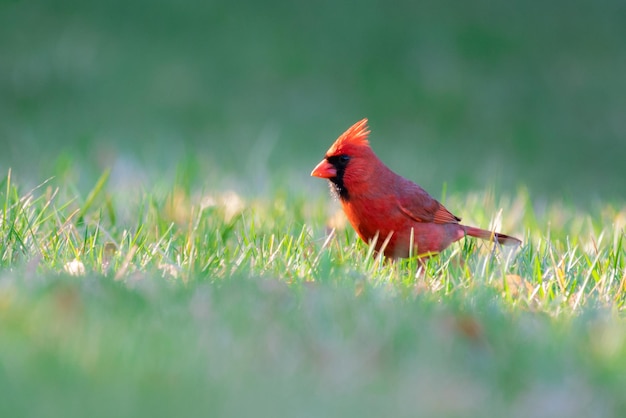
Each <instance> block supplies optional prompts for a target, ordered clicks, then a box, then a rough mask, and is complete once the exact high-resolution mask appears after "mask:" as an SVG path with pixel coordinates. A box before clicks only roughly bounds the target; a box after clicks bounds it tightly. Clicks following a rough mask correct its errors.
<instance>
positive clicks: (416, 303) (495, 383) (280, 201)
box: [0, 172, 626, 417]
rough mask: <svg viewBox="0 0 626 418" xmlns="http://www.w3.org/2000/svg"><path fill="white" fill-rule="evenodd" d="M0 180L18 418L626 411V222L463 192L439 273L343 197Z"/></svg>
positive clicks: (5, 310)
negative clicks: (392, 257) (517, 243)
mask: <svg viewBox="0 0 626 418" xmlns="http://www.w3.org/2000/svg"><path fill="white" fill-rule="evenodd" d="M108 178H109V173H108V172H105V173H104V174H103V175H102V177H101V178H100V179H99V180H98V181H97V182H96V183H95V185H94V186H93V188H92V189H91V190H90V191H89V192H87V193H82V192H81V191H80V190H79V189H77V188H74V187H72V186H71V185H68V184H62V185H61V184H59V183H58V182H57V181H56V180H55V179H50V180H48V181H46V182H44V183H42V184H41V185H40V186H39V187H36V188H34V189H32V190H28V189H26V190H25V189H23V188H22V187H21V186H20V181H19V179H14V178H12V176H11V172H9V173H8V175H7V176H6V177H5V178H4V179H3V180H2V182H1V183H0V190H2V191H1V192H0V205H1V218H0V230H1V235H0V240H1V241H0V263H1V269H0V324H1V326H0V340H1V341H2V344H1V346H0V393H1V394H2V395H0V396H1V397H2V402H0V405H1V406H0V413H2V415H3V416H52V417H53V416H63V417H68V416H70V417H71V416H76V417H79V416H86V415H89V416H103V417H104V416H134V417H137V416H172V415H191V416H193V415H205V416H206V415H210V416H249V415H253V414H254V415H256V416H356V415H361V416H381V415H386V416H415V414H416V413H417V412H416V411H418V412H419V415H423V416H476V417H484V416H514V417H516V416H520V417H521V416H546V417H548V416H551V417H552V416H563V417H565V416H567V417H576V416H580V417H583V416H607V417H609V416H623V414H624V413H625V412H626V396H624V394H623V387H624V384H625V383H626V381H625V380H624V379H625V378H624V376H626V373H625V372H626V326H625V325H626V324H625V323H624V319H623V314H622V311H623V308H624V295H625V282H626V270H625V268H624V266H625V262H626V261H625V256H626V245H625V244H624V225H625V223H626V212H625V211H624V209H623V208H616V207H612V206H609V205H604V206H598V207H596V208H595V209H593V210H592V211H590V212H589V213H580V212H579V211H577V210H576V208H575V207H568V206H567V205H563V204H558V203H548V204H545V205H538V204H537V203H536V202H535V203H533V200H532V198H531V197H530V196H529V194H528V192H526V191H525V190H523V189H520V190H519V191H518V192H517V193H516V194H513V195H510V196H497V194H496V193H494V192H493V191H483V192H477V193H470V194H457V193H448V196H447V197H446V204H447V206H449V207H450V208H451V209H453V212H455V213H458V214H459V215H461V216H463V217H464V220H466V221H467V222H468V223H473V224H477V225H481V226H497V227H498V228H499V229H501V230H503V231H506V232H507V233H513V234H517V235H519V236H520V237H523V239H524V244H523V245H522V247H521V248H520V249H519V250H517V251H509V250H506V249H501V248H493V247H492V246H490V245H489V244H484V243H479V242H475V241H469V240H468V241H466V242H461V243H459V244H455V245H453V246H452V247H451V248H450V249H448V250H446V251H445V252H444V253H442V254H441V255H440V257H437V258H434V259H432V260H430V261H429V262H428V263H427V265H426V268H425V271H423V272H422V271H418V267H419V263H418V262H417V261H416V260H415V259H409V260H403V261H400V262H396V263H389V262H384V261H383V260H380V259H377V258H375V257H373V256H372V255H371V249H370V248H368V246H367V245H365V244H363V243H361V242H359V241H358V240H357V238H356V236H355V234H354V232H353V231H352V229H351V228H350V227H349V226H346V225H345V220H344V219H343V218H342V217H341V216H339V215H337V214H336V211H337V209H338V208H337V207H336V204H334V203H333V202H332V201H331V200H330V198H329V197H328V196H327V195H325V194H324V195H307V194H305V193H302V192H300V193H298V192H292V191H289V190H275V191H273V192H272V193H270V194H268V195H266V196H264V197H258V196H257V197H255V196H243V195H238V194H237V193H235V192H233V191H224V192H219V193H215V192H213V191H206V190H202V189H199V188H197V187H193V186H190V184H189V183H188V182H186V181H184V180H181V178H179V179H178V180H177V181H175V182H174V184H171V185H169V186H154V187H153V188H152V189H147V190H144V191H142V192H140V193H127V191H122V190H119V189H116V188H115V187H113V186H111V185H110V184H109V183H108Z"/></svg>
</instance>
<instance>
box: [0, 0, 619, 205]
mask: <svg viewBox="0 0 626 418" xmlns="http://www.w3.org/2000/svg"><path fill="white" fill-rule="evenodd" d="M625 40H626V3H625V2H623V1H620V0H599V1H589V0H588V1H584V0H570V1H564V0H563V1H558V0H557V1H552V2H545V1H539V0H511V1H505V2H495V1H488V0H477V1H471V2H466V1H453V0H425V1H392V2H389V1H381V0H361V1H330V0H322V1H314V2H286V1H280V0H270V1H264V2H260V1H256V0H242V1H239V2H228V1H200V0H150V1H148V0H130V1H129V0H107V1H95V0H55V1H43V0H38V1H24V0H2V2H1V3H0V169H1V172H2V173H6V172H7V170H8V168H9V167H12V169H13V173H14V176H15V177H17V178H21V179H22V182H24V181H28V182H32V183H33V184H34V183H37V182H39V181H41V180H43V179H45V178H48V177H50V176H51V175H54V176H56V177H57V178H59V181H64V180H67V181H72V182H74V183H76V184H78V186H79V187H89V186H91V185H92V182H93V181H94V179H95V178H96V177H97V176H98V175H99V174H100V173H101V172H102V171H103V170H104V169H106V168H107V167H111V168H112V169H113V172H112V179H113V180H114V181H116V182H117V183H119V184H143V183H150V182H151V181H155V179H160V178H163V177H165V178H167V177H168V176H172V175H175V173H176V168H177V167H180V166H181V165H184V166H185V167H187V170H188V171H187V172H192V173H195V174H196V175H194V176H193V177H194V179H195V180H193V181H197V182H199V183H201V184H202V187H205V188H217V189H219V188H225V187H238V188H240V189H242V190H243V191H255V190H256V191H259V190H267V189H271V188H272V187H275V185H276V184H287V185H288V187H299V186H298V185H301V187H303V188H305V189H307V190H312V189H316V188H319V190H322V189H323V188H324V187H325V186H324V185H323V184H322V182H319V180H316V179H309V178H308V175H309V173H310V170H311V168H312V167H313V166H314V164H316V163H317V162H318V161H319V159H320V158H321V156H322V155H323V153H324V152H325V150H326V149H327V148H328V146H329V145H330V144H331V142H332V141H333V140H334V139H335V138H336V137H337V136H338V135H339V134H340V133H341V132H342V131H343V130H344V129H346V128H347V127H348V126H350V125H351V124H352V123H353V122H355V121H357V120H359V119H361V118H362V117H368V118H369V119H370V124H371V128H372V131H373V133H372V136H371V141H372V144H373V147H374V149H375V150H376V152H377V153H378V154H379V155H380V156H381V158H382V159H383V161H385V162H387V163H388V164H389V165H391V166H392V167H393V168H394V169H395V170H396V171H398V172H400V173H401V174H403V175H405V176H408V177H410V178H411V179H413V180H415V181H417V182H419V183H420V184H422V185H423V186H424V187H426V188H427V189H428V190H430V191H431V192H432V193H433V194H435V195H440V192H441V189H442V185H443V184H446V185H447V187H448V190H450V189H452V190H462V191H464V190H470V189H484V188H486V187H487V188H488V187H493V188H496V189H497V190H500V191H508V190H510V191H511V192H512V193H515V191H516V190H517V188H519V187H528V189H529V190H530V191H531V193H532V194H533V195H535V196H537V197H538V198H539V197H540V196H541V197H549V198H554V199H565V200H570V201H574V202H580V203H581V204H584V203H585V202H588V201H590V200H593V199H612V200H613V199H614V200H617V201H623V198H624V193H625V192H626V187H625V186H624V180H625V179H626V161H625V160H626V41H625ZM233 185H234V186H233Z"/></svg>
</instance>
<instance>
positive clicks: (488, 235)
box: [463, 225, 522, 245]
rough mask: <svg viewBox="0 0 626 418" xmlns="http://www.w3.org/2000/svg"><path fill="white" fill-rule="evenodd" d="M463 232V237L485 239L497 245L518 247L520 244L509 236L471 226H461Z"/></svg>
mask: <svg viewBox="0 0 626 418" xmlns="http://www.w3.org/2000/svg"><path fill="white" fill-rule="evenodd" d="M463 228H464V230H465V235H469V236H470V237H476V238H481V239H486V240H489V241H496V242H497V243H499V244H504V245H519V244H521V243H522V241H520V240H519V239H517V238H515V237H511V236H509V235H505V234H500V233H498V232H493V231H487V230H486V229H480V228H475V227H473V226H465V225H463Z"/></svg>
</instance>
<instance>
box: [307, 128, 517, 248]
mask: <svg viewBox="0 0 626 418" xmlns="http://www.w3.org/2000/svg"><path fill="white" fill-rule="evenodd" d="M369 133H370V131H369V130H368V127H367V119H363V120H362V121H360V122H357V123H355V124H354V125H352V127H350V129H348V130H347V131H346V132H344V133H343V134H342V135H341V136H340V137H339V138H337V140H336V141H335V143H334V144H333V145H332V146H331V147H330V149H329V150H328V151H327V152H326V155H325V156H324V159H323V160H322V161H321V162H320V163H319V164H318V165H317V167H315V168H314V169H313V172H312V173H311V175H312V176H315V177H320V178H324V179H328V180H329V181H330V184H331V186H332V187H331V189H332V190H334V192H335V193H336V194H337V196H338V197H339V201H340V202H341V206H342V207H343V211H344V213H345V214H346V216H347V218H348V220H349V221H350V224H352V227H353V228H354V229H355V230H356V232H357V234H359V237H361V239H362V240H363V241H365V242H367V243H369V242H372V240H376V243H375V248H376V251H381V250H382V251H384V254H385V256H387V257H391V258H396V257H408V256H409V254H410V251H409V250H410V247H411V242H413V247H414V248H413V252H412V253H413V254H417V255H421V256H427V255H430V254H433V253H438V252H441V251H442V250H443V249H445V248H446V247H448V246H449V245H450V244H451V243H453V242H455V241H458V240H460V239H461V238H463V237H464V236H466V235H469V236H472V237H477V238H482V239H487V240H492V241H493V240H495V241H497V242H499V243H501V244H520V243H521V241H520V240H518V239H517V238H514V237H510V236H508V235H504V234H499V233H497V232H492V231H487V230H484V229H480V228H475V227H473V226H466V225H461V224H460V223H459V222H460V221H461V219H460V218H457V217H456V216H454V215H453V214H452V213H450V212H449V211H448V209H446V208H445V207H444V206H443V205H442V204H441V203H439V202H438V201H436V200H435V199H433V198H432V197H431V196H430V195H429V194H428V193H427V192H426V191H425V190H424V189H422V188H421V187H420V186H418V185H417V184H415V183H413V182H412V181H410V180H407V179H405V178H404V177H402V176H400V175H398V174H396V173H394V172H393V171H391V170H390V169H389V168H388V167H387V166H386V165H385V164H383V162H382V161H380V160H379V159H378V157H377V156H376V154H374V151H372V149H371V148H370V145H369V141H368V140H367V136H368V135H369Z"/></svg>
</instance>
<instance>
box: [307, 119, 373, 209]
mask: <svg viewBox="0 0 626 418" xmlns="http://www.w3.org/2000/svg"><path fill="white" fill-rule="evenodd" d="M369 133H370V131H369V129H368V127H367V119H363V120H361V121H359V122H357V123H355V124H354V125H352V126H351V127H350V128H349V129H348V130H347V131H345V132H344V133H343V134H341V136H340V137H339V138H337V140H336V141H335V143H334V144H333V145H332V146H331V147H330V148H329V149H328V151H326V155H325V156H324V159H323V160H322V161H321V162H320V163H319V164H318V165H317V166H316V167H315V168H314V169H313V171H312V172H311V175H312V176H314V177H320V178H324V179H328V180H330V182H331V185H332V186H333V188H334V190H335V191H336V192H337V194H338V195H339V198H340V199H342V200H349V198H350V192H349V191H350V190H353V189H354V188H355V187H358V185H359V183H361V182H364V181H366V180H367V175H368V174H370V173H371V172H372V169H373V167H372V163H373V162H375V161H378V159H377V158H376V156H375V155H374V153H373V151H372V149H371V148H370V146H369V141H368V140H367V136H368V135H369Z"/></svg>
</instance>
